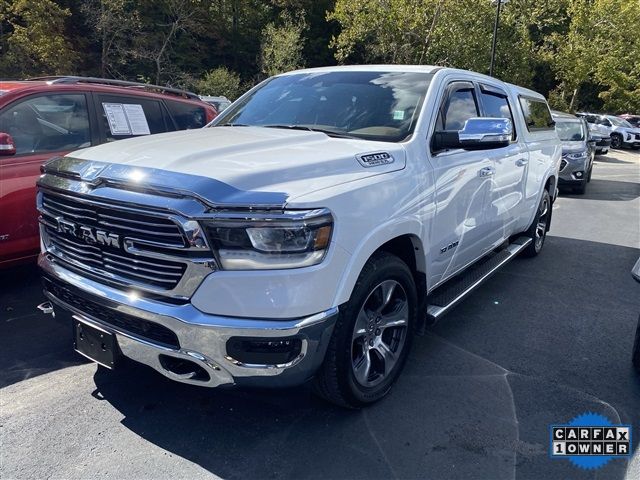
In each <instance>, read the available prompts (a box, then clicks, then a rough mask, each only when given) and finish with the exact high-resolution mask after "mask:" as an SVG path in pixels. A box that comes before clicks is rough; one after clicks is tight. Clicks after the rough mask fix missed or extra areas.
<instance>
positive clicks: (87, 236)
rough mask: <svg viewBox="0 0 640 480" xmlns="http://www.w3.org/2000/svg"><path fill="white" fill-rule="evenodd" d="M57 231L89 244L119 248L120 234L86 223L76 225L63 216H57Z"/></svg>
mask: <svg viewBox="0 0 640 480" xmlns="http://www.w3.org/2000/svg"><path fill="white" fill-rule="evenodd" d="M57 220H58V228H57V230H58V232H60V233H65V234H67V235H73V236H74V237H76V238H79V239H81V240H84V241H85V242H87V243H89V244H91V245H102V246H105V247H114V248H120V236H119V235H116V234H115V233H110V232H107V231H105V230H98V229H96V228H93V227H88V226H86V225H78V224H75V223H73V222H70V221H69V220H65V219H63V218H57Z"/></svg>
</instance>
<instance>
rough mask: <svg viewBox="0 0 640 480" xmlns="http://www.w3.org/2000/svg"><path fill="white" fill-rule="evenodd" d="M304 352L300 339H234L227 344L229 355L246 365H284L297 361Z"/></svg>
mask: <svg viewBox="0 0 640 480" xmlns="http://www.w3.org/2000/svg"><path fill="white" fill-rule="evenodd" d="M301 350H302V341H301V339H300V338H296V337H287V338H279V339H278V338H246V337H232V338H230V339H229V341H228V342H227V354H228V355H229V356H230V357H231V358H233V359H234V360H237V361H239V362H241V363H244V364H254V365H282V364H286V363H289V362H291V361H293V360H295V359H296V358H297V357H298V355H300V353H301Z"/></svg>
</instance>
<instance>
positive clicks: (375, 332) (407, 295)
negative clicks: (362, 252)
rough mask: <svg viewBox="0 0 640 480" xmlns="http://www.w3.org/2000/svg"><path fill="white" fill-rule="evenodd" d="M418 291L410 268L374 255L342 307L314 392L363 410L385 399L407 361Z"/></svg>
mask: <svg viewBox="0 0 640 480" xmlns="http://www.w3.org/2000/svg"><path fill="white" fill-rule="evenodd" d="M417 305H418V302H417V294H416V286H415V282H414V279H413V275H412V274H411V271H410V270H409V267H407V265H406V264H405V263H404V262H403V261H402V260H400V259H399V258H398V257H396V256H395V255H392V254H390V253H386V252H378V253H376V254H374V255H373V256H372V257H371V258H370V259H369V261H368V262H367V263H366V265H365V266H364V268H363V269H362V272H361V273H360V277H359V278H358V281H357V282H356V286H355V288H354V290H353V293H352V294H351V298H350V299H349V301H348V302H347V303H346V305H345V308H342V309H341V310H340V313H339V316H338V319H337V321H336V325H335V327H334V330H333V334H332V337H331V340H330V342H329V346H328V348H327V354H326V356H325V359H324V362H323V364H322V366H321V367H320V370H319V371H318V373H317V374H316V377H315V380H314V390H315V391H316V393H318V394H319V395H320V396H321V397H323V398H325V399H326V400H328V401H329V402H331V403H334V404H336V405H340V406H342V407H347V408H359V407H362V406H365V405H368V404H371V403H374V402H376V401H378V400H380V399H381V398H382V397H384V396H385V395H386V394H387V393H389V391H390V390H391V387H392V386H393V384H394V383H395V381H396V379H397V378H398V376H399V375H400V372H401V371H402V368H403V366H404V363H405V361H406V359H407V355H408V353H409V349H410V347H411V340H412V336H413V335H412V334H413V328H414V324H415V318H416V314H417Z"/></svg>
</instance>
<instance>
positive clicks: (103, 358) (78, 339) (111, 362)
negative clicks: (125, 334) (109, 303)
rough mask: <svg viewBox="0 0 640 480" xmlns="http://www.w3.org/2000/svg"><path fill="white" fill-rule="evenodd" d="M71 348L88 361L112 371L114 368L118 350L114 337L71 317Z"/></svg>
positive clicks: (107, 332)
mask: <svg viewBox="0 0 640 480" xmlns="http://www.w3.org/2000/svg"><path fill="white" fill-rule="evenodd" d="M72 321H73V348H74V349H75V350H76V352H78V353H79V354H81V355H84V356H85V357H87V358H88V359H89V360H93V361H94V362H96V363H99V364H100V365H102V366H104V367H107V368H109V369H112V368H114V367H115V366H116V363H117V360H118V357H119V356H120V349H119V348H118V340H117V339H116V336H115V335H114V334H113V333H111V332H109V331H107V330H106V329H103V328H101V327H98V326H96V325H93V324H89V323H87V322H84V321H83V320H82V319H79V318H78V317H73V320H72Z"/></svg>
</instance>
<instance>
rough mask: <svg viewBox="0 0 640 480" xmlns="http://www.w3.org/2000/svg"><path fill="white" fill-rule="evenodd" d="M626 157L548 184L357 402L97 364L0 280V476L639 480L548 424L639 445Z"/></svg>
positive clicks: (23, 282)
mask: <svg viewBox="0 0 640 480" xmlns="http://www.w3.org/2000/svg"><path fill="white" fill-rule="evenodd" d="M639 247H640V154H639V153H638V152H630V151H612V152H610V153H609V155H606V156H599V157H597V159H596V164H595V167H594V173H593V180H592V181H591V183H590V184H589V186H588V188H587V193H586V195H581V196H578V195H572V194H568V193H565V194H562V195H561V197H560V199H559V200H558V201H557V202H556V204H555V206H554V216H553V224H552V228H551V232H550V235H549V237H548V238H547V244H546V246H545V248H544V250H543V253H542V254H541V256H539V257H538V258H536V259H516V260H514V261H513V262H511V263H510V264H509V265H508V266H507V267H506V268H505V269H503V270H502V271H500V272H499V273H497V274H496V275H495V276H494V277H493V278H492V279H491V280H490V281H489V282H487V284H485V285H484V286H482V287H481V288H480V289H479V290H477V291H476V292H475V293H474V294H473V295H471V296H470V297H469V298H468V299H466V300H465V301H464V302H463V303H462V304H460V306H458V307H456V308H455V310H453V311H452V312H451V313H450V314H448V315H447V316H446V317H445V318H444V319H443V320H442V321H440V323H438V324H437V325H436V326H434V327H433V328H431V329H430V330H429V331H428V333H427V335H426V336H425V337H421V338H420V337H418V338H417V339H416V342H414V347H413V350H412V352H411V356H410V359H409V362H408V364H407V367H406V368H405V371H404V374H403V375H402V376H401V378H400V380H399V382H398V384H397V385H396V387H395V388H394V390H393V391H392V393H391V394H390V395H389V396H388V397H387V398H386V399H384V400H383V401H381V402H380V403H378V404H376V405H374V406H372V407H370V408H367V409H365V410H361V411H345V410H341V409H339V408H336V407H333V406H331V405H328V404H326V403H324V402H322V401H320V400H318V399H316V398H315V397H313V396H312V394H311V393H310V392H309V389H308V388H304V387H303V388H297V389H291V390H283V391H259V390H252V391H246V390H245V391H239V390H208V389H204V388H199V387H191V386H187V385H182V384H177V383H173V382H171V381H170V380H167V379H165V378H164V377H162V376H161V375H160V374H157V373H155V372H154V371H152V370H149V369H147V368H146V367H143V366H139V365H135V364H127V367H126V368H124V369H120V370H117V371H114V372H107V371H103V370H102V369H100V370H98V369H96V366H95V365H94V364H91V363H88V362H87V361H85V360H84V359H83V358H82V357H81V356H79V355H78V354H75V353H73V352H72V349H71V338H70V327H68V326H65V325H60V324H58V323H56V322H55V321H53V320H52V319H51V317H50V316H45V315H43V314H41V313H39V312H38V311H37V310H36V309H35V307H36V305H37V304H39V303H40V302H41V301H43V298H42V294H41V293H40V286H39V280H38V275H37V271H36V269H35V268H34V267H22V268H19V269H13V270H10V271H5V272H1V273H0V429H1V432H2V433H1V437H0V442H1V444H0V478H3V479H13V478H33V479H41V478H49V477H55V478H68V479H71V478H105V477H110V478H140V479H143V478H149V479H151V478H153V479H162V478H189V479H193V478H212V477H216V476H217V477H223V478H256V479H258V478H259V479H278V478H354V479H356V478H368V479H369V478H430V479H455V478H464V479H475V478H477V479H493V480H500V479H514V478H518V479H542V478H549V479H559V478H564V479H568V478H576V479H583V478H607V479H626V480H631V479H634V480H635V479H638V478H640V454H636V456H635V458H634V459H632V460H631V461H630V462H624V461H622V460H613V461H611V462H610V463H609V464H608V465H606V466H605V467H603V468H602V469H600V470H592V471H587V470H582V469H580V468H577V467H575V466H573V465H572V464H571V463H569V462H568V461H564V460H551V459H550V458H549V452H548V449H549V445H548V444H549V425H551V424H561V423H567V422H569V421H570V420H571V419H572V418H574V417H575V416H577V415H580V414H582V413H585V412H589V411H590V412H595V413H600V414H603V415H606V416H607V417H608V418H609V419H610V420H611V421H612V422H614V423H628V424H631V425H632V426H633V428H634V429H635V436H634V444H635V445H636V448H637V444H638V438H640V375H638V374H635V373H634V371H633V369H632V367H631V362H630V355H631V348H632V343H633V334H634V331H635V327H636V322H637V319H638V314H639V313H640V284H638V283H636V282H634V281H633V279H632V278H631V275H630V270H631V267H632V266H633V264H634V262H635V261H636V260H637V259H638V256H639V255H640V250H638V248H639Z"/></svg>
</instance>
